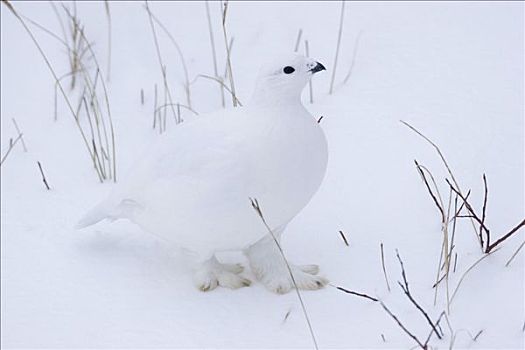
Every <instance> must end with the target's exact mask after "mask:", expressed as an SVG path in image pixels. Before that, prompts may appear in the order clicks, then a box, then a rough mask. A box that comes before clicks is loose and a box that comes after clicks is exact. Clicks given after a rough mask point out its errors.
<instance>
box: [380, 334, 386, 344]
mask: <svg viewBox="0 0 525 350" xmlns="http://www.w3.org/2000/svg"><path fill="white" fill-rule="evenodd" d="M381 339H383V342H384V343H386V339H385V335H384V334H383V333H381Z"/></svg>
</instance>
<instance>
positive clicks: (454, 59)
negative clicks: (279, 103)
mask: <svg viewBox="0 0 525 350" xmlns="http://www.w3.org/2000/svg"><path fill="white" fill-rule="evenodd" d="M13 5H14V6H15V7H16V8H17V9H18V10H19V11H20V13H22V14H24V15H26V16H28V17H30V18H31V19H33V20H35V21H37V22H39V23H40V24H42V25H45V26H46V27H48V28H49V29H51V30H52V31H54V32H56V33H60V27H59V25H58V23H57V21H56V18H55V17H54V14H53V11H52V9H51V7H50V6H49V4H48V3H44V2H15V3H13ZM77 6H78V15H79V17H80V18H81V20H82V23H83V24H84V25H85V30H86V33H87V35H88V37H89V38H90V39H91V40H93V42H94V44H95V50H96V52H97V54H98V57H99V60H100V61H101V65H102V67H101V68H102V69H103V70H105V69H106V54H107V52H106V46H107V42H106V40H107V39H106V38H107V25H106V19H105V12H104V5H103V3H102V2H100V3H96V2H79V3H78V5H77ZM150 6H151V9H152V11H153V12H154V13H155V14H156V15H157V16H158V17H159V18H160V19H161V20H162V21H163V22H164V23H165V25H166V26H167V27H168V28H169V30H170V31H171V33H172V34H173V36H174V38H175V39H176V40H177V41H178V43H179V44H180V46H181V48H182V50H183V52H184V54H185V55H186V59H187V61H188V66H189V71H190V79H192V77H194V76H196V75H197V74H201V73H203V74H209V75H212V74H213V70H212V61H211V50H210V45H209V39H208V30H207V22H206V13H205V7H204V3H200V2H176V3H175V2H162V3H160V2H159V3H157V2H153V3H150ZM210 6H211V9H212V17H213V20H214V30H215V40H216V46H217V49H218V53H219V61H220V67H221V68H220V70H221V71H222V69H223V68H222V67H224V66H223V64H224V43H223V40H222V32H221V30H220V13H219V3H218V2H212V3H210ZM110 8H111V15H112V21H113V22H112V28H113V33H112V34H113V50H112V55H113V57H112V66H111V82H110V83H109V84H108V87H109V92H110V96H109V97H110V103H111V108H112V114H113V117H114V123H115V129H116V135H117V137H116V141H117V154H118V160H117V161H118V170H119V173H120V174H125V172H126V169H127V168H128V167H129V166H130V165H131V164H132V162H133V160H134V158H135V157H136V155H137V154H138V153H139V152H141V150H142V149H144V147H145V146H146V145H147V144H149V143H151V142H152V141H154V140H155V139H156V138H157V137H159V136H158V132H156V131H153V130H152V128H151V120H152V110H153V85H154V84H155V83H156V84H158V85H159V86H160V85H161V82H162V80H161V74H160V68H159V65H158V61H157V57H156V54H155V47H154V44H153V37H152V34H151V30H150V27H149V23H148V17H147V14H146V11H145V10H144V8H143V4H142V3H139V2H136V3H135V2H133V3H132V2H123V3H110ZM339 9H340V4H339V3H338V2H304V3H297V2H251V3H246V2H232V3H230V8H229V11H228V20H227V25H228V33H229V34H230V35H233V36H234V37H235V42H234V47H233V52H232V62H233V71H234V78H235V82H236V87H237V90H238V95H239V99H240V100H241V101H246V100H247V99H249V97H250V93H251V89H252V87H253V83H254V79H255V76H256V74H257V69H258V66H259V62H261V61H262V60H263V59H264V58H265V57H267V56H269V55H272V54H277V53H282V52H289V51H290V50H292V49H293V46H294V44H295V40H296V36H297V31H298V29H299V28H303V30H304V33H303V38H307V39H308V40H309V43H310V52H311V56H312V57H314V58H316V59H318V60H319V61H320V62H322V63H323V64H324V65H325V66H326V67H327V68H328V72H327V73H326V74H324V75H321V74H319V75H318V76H316V77H315V78H314V81H313V87H314V99H315V104H313V105H310V104H308V105H307V107H308V109H310V110H311V111H312V113H313V114H314V115H318V116H320V115H323V116H324V119H323V121H322V124H321V125H322V127H323V128H324V130H325V133H326V135H327V138H328V142H329V147H330V161H329V169H328V173H327V176H326V179H325V181H324V184H323V186H322V188H321V190H320V192H319V193H318V194H317V195H316V197H315V198H314V199H313V201H312V202H311V203H310V205H309V206H308V207H307V208H306V209H305V210H304V211H303V212H302V213H301V214H300V215H299V216H298V217H297V218H296V219H295V220H294V221H293V222H292V224H291V225H290V226H289V227H288V230H287V234H286V235H285V238H284V242H283V245H284V248H285V250H286V252H287V255H288V258H289V259H290V260H291V261H294V262H296V263H316V264H319V265H320V266H321V269H322V273H323V274H324V275H326V276H327V277H328V278H330V280H331V281H332V283H333V284H334V285H338V286H343V287H345V288H348V289H352V290H355V291H359V292H364V293H367V294H370V295H372V296H376V297H379V298H380V299H381V300H382V301H383V302H384V303H385V304H386V305H387V306H388V307H389V308H390V309H391V310H392V311H393V312H394V313H395V314H396V315H397V316H398V317H399V318H400V319H401V320H402V322H403V323H404V324H405V325H406V326H407V327H408V328H409V329H410V330H411V331H412V332H414V333H415V334H416V335H417V336H418V337H419V338H421V339H425V338H426V336H427V334H428V332H429V326H428V324H427V323H426V322H425V320H424V318H423V317H422V316H421V314H420V313H419V312H418V311H417V310H416V309H415V308H414V306H413V305H412V304H410V302H409V301H408V300H407V298H406V297H405V296H404V295H403V293H402V292H401V290H400V288H398V285H397V281H398V280H400V279H401V276H400V268H399V264H398V262H397V260H396V257H395V249H398V250H399V252H400V254H401V257H402V258H403V261H404V264H405V268H406V272H407V275H408V280H409V283H410V287H411V291H412V294H413V295H414V296H415V298H416V299H417V300H418V301H419V302H420V303H421V304H422V306H423V307H424V308H425V309H426V310H427V311H428V312H429V314H430V316H431V317H432V318H433V319H436V318H437V317H438V316H439V314H440V313H441V312H442V311H443V310H445V309H446V303H445V288H444V287H441V288H440V289H439V294H438V303H437V305H436V306H434V304H433V296H434V291H433V289H432V285H433V283H434V282H435V273H436V267H437V264H438V259H439V253H440V249H441V232H440V220H439V215H438V212H437V210H436V208H435V207H434V204H433V202H432V201H431V199H430V197H429V196H428V194H427V193H426V190H425V187H424V184H423V183H422V181H421V180H420V178H419V175H418V173H417V171H416V169H415V167H414V163H413V160H414V159H417V160H418V161H420V162H421V163H422V164H424V165H426V166H427V167H428V168H429V169H431V170H432V172H433V173H434V176H435V177H436V180H437V181H438V183H439V185H440V187H441V191H442V193H443V194H444V195H447V194H448V193H447V192H448V190H447V187H446V185H445V184H444V181H443V180H444V178H445V176H447V174H446V172H445V170H444V168H443V166H442V164H441V163H440V160H439V158H438V156H437V154H436V152H435V151H434V150H433V149H432V148H431V147H430V145H428V144H427V143H425V141H423V140H422V139H421V138H419V137H418V136H417V135H416V134H414V133H413V132H412V131H410V130H409V129H408V128H406V127H405V126H403V125H402V124H401V123H400V122H399V120H400V119H403V120H405V121H407V122H409V123H411V124H412V125H414V126H416V127H417V128H418V129H420V130H421V131H423V132H425V134H426V135H428V136H429V137H430V138H432V139H433V140H434V141H436V142H437V143H438V144H439V145H440V147H441V149H442V151H443V152H444V153H445V155H446V156H447V159H448V161H449V163H450V165H451V167H452V168H453V170H454V173H455V176H456V178H457V179H458V181H459V182H460V184H461V186H462V187H463V188H464V189H466V188H471V189H472V195H471V197H470V198H471V200H472V203H473V204H474V205H475V207H476V209H478V210H481V206H482V200H483V183H482V179H481V176H482V174H483V173H486V174H487V179H488V183H489V202H488V209H487V212H488V215H487V225H488V227H490V228H491V231H492V235H493V236H494V237H499V235H501V234H503V233H505V232H507V231H508V230H509V229H510V228H511V227H513V226H514V225H515V224H517V223H518V222H519V221H521V220H522V219H523V213H524V200H523V193H524V181H523V169H524V152H523V140H524V112H523V111H524V78H523V76H524V63H523V56H524V47H523V42H524V33H523V26H524V5H523V3H520V2H498V3H490V2H477V3H470V2H461V3H438V2H402V3H394V2H389V3H379V2H360V3H348V4H347V5H346V17H345V27H344V33H343V40H342V47H341V53H340V60H339V65H338V67H337V84H336V91H335V93H334V94H333V95H331V96H330V95H328V94H327V91H328V87H329V82H330V76H331V71H332V69H333V67H332V66H333V59H334V51H335V44H336V39H337V30H338V20H339ZM32 28H33V30H34V32H35V34H37V37H38V39H39V41H40V43H41V44H42V46H43V48H44V50H45V51H46V53H47V54H48V55H49V57H50V58H51V61H52V64H53V65H54V67H55V69H57V71H58V72H59V74H63V73H66V72H67V59H66V55H65V52H64V49H63V47H62V46H60V44H57V42H56V41H55V40H54V39H53V38H50V37H49V36H47V35H46V34H45V33H43V32H41V31H39V30H38V29H36V28H34V27H32ZM1 29H2V30H1V39H2V44H1V49H2V50H1V102H2V103H1V115H2V118H1V126H2V133H1V135H2V143H1V146H2V155H3V154H5V152H6V150H7V147H8V144H9V138H13V137H16V130H15V129H14V127H13V125H12V123H11V118H16V120H17V122H18V124H19V126H20V128H21V129H22V132H23V134H24V140H25V141H26V144H27V147H28V152H27V153H24V152H23V150H22V148H21V147H20V144H18V145H17V146H16V148H15V149H14V150H13V152H12V153H11V154H10V155H9V156H8V158H7V159H6V161H5V163H4V164H3V165H2V168H1V171H2V183H1V192H2V198H1V205H2V211H1V219H2V220H1V221H2V222H1V233H2V235H1V262H2V267H1V273H2V276H1V281H2V289H1V292H2V298H1V299H2V304H1V307H2V319H1V331H2V338H1V340H2V347H4V348H21V347H24V348H28V347H30V348H44V347H46V348H116V347H119V348H123V347H124V348H145V347H146V348H161V347H162V348H167V347H171V348H175V347H186V348H189V347H207V348H210V347H213V348H298V347H300V348H311V347H312V343H311V339H310V336H309V333H308V329H307V327H306V324H305V320H304V317H303V315H302V313H301V309H300V307H299V304H298V301H297V298H296V295H295V294H294V293H289V294H287V295H284V296H281V295H275V294H272V293H270V292H268V291H267V290H265V289H264V288H263V287H262V286H261V285H260V284H258V283H254V284H253V285H252V287H250V288H243V289H240V290H235V291H231V290H227V289H222V288H221V289H217V290H215V291H213V292H210V293H201V292H198V291H197V290H196V289H195V288H194V287H193V285H192V283H191V275H190V273H189V271H188V268H187V264H186V263H185V260H184V259H183V258H182V257H181V256H180V255H178V254H176V250H175V249H174V248H173V247H170V246H168V245H166V244H165V243H164V242H161V241H159V240H157V239H156V238H155V237H154V236H151V235H149V234H146V233H144V232H142V231H141V230H140V229H139V228H137V227H136V226H133V225H131V224H129V223H126V222H117V223H114V224H107V223H103V224H99V225H97V226H95V227H92V228H90V229H89V230H86V231H83V232H78V231H75V230H73V229H72V226H73V224H74V223H75V221H76V220H77V219H78V218H79V217H80V216H81V214H83V213H84V212H85V211H86V210H87V209H88V208H89V207H91V206H92V205H93V204H94V203H96V202H97V201H98V200H99V199H101V198H103V197H104V196H105V195H106V194H107V193H108V192H109V191H110V189H111V187H112V186H113V184H112V183H111V182H107V183H104V184H102V185H101V184H100V183H99V182H98V179H97V177H96V174H95V172H94V170H93V168H92V166H91V163H90V160H89V158H88V155H87V153H86V151H85V149H84V145H83V143H82V140H81V138H80V137H79V135H78V131H77V130H76V129H75V126H74V122H73V120H72V118H71V116H70V115H69V114H68V111H67V109H66V108H65V104H64V103H63V100H62V99H60V98H59V116H58V121H57V122H54V121H53V79H52V77H51V75H50V73H49V71H48V70H47V67H46V66H45V64H44V62H43V60H42V58H41V57H40V56H39V54H38V51H37V50H36V48H35V46H34V45H33V43H32V42H31V41H30V39H29V37H28V35H27V34H26V33H25V32H24V30H23V28H22V26H21V25H20V23H19V22H18V21H17V20H16V18H15V17H14V16H13V15H12V13H10V12H9V11H8V10H7V9H6V7H5V6H4V5H2V7H1ZM361 30H362V36H361V40H360V45H359V50H358V52H357V57H356V61H355V65H354V69H353V73H352V76H351V78H350V80H349V82H348V83H347V84H346V85H344V86H343V85H342V84H341V82H342V80H343V78H344V76H345V75H346V72H347V70H348V67H349V66H350V61H351V57H352V52H353V46H354V42H355V39H356V36H357V35H358V33H359V31H361ZM159 37H160V44H161V47H162V51H163V55H164V60H165V62H166V64H167V67H168V75H169V78H170V82H171V85H172V87H171V88H172V90H173V91H174V93H175V95H176V99H178V100H181V101H183V100H184V91H183V89H182V87H181V83H182V81H183V73H182V70H181V67H180V61H179V58H178V56H177V54H176V51H175V50H173V48H172V47H171V46H170V43H169V41H168V39H167V37H166V36H164V35H162V33H161V32H160V31H159ZM300 50H304V47H303V46H301V49H300ZM140 89H144V92H145V98H146V101H145V104H144V105H141V103H140ZM192 95H193V101H194V104H195V108H196V109H197V110H198V111H199V112H207V111H212V110H215V109H218V108H220V95H219V90H218V88H217V86H216V84H215V83H213V82H210V81H206V80H198V81H197V82H195V83H194V84H193V85H192ZM304 97H305V101H306V100H307V95H306V94H305V95H304ZM188 118H189V115H188ZM170 123H171V124H169V125H168V128H172V127H176V126H175V125H174V123H173V122H172V121H170ZM37 160H38V161H40V162H41V163H42V165H43V168H44V171H45V173H46V177H47V179H48V181H49V183H50V186H51V187H52V190H51V191H47V190H46V189H45V188H44V186H43V184H42V182H41V178H40V173H39V171H38V168H37V166H36V161H37ZM339 230H343V231H344V232H345V234H346V236H347V238H348V240H349V243H350V246H349V247H347V246H345V245H344V243H343V242H342V240H341V237H340V236H339V233H338V231H339ZM380 242H383V243H384V247H385V260H386V267H387V270H388V275H389V279H390V284H391V288H392V291H391V292H388V290H387V288H386V284H385V281H384V277H383V272H382V269H381V262H380V250H379V245H380ZM521 242H523V232H521V233H518V234H516V235H515V236H514V237H512V238H511V239H509V240H508V241H507V242H505V243H504V244H503V248H502V249H501V250H499V251H498V252H496V253H494V254H492V255H491V256H489V257H488V258H486V259H484V260H483V261H482V262H481V263H480V264H479V265H477V266H476V267H475V268H474V269H473V270H472V271H471V272H470V273H469V274H468V275H467V277H466V278H465V280H464V281H463V283H462V286H461V288H460V289H459V292H458V294H457V296H456V298H455V299H454V301H453V303H452V305H451V310H450V314H449V320H450V324H451V327H452V329H453V330H454V331H455V332H456V339H455V343H454V347H455V348H473V349H480V348H523V347H524V333H523V329H522V327H523V325H524V321H525V316H524V283H523V282H524V274H523V272H524V260H523V257H524V254H523V251H522V252H521V253H520V254H519V255H518V257H517V258H516V260H515V261H514V262H513V263H512V264H511V265H510V266H509V267H505V262H506V261H507V260H508V258H509V257H510V256H511V255H512V253H513V252H514V251H515V250H516V249H517V247H518V246H519V244H521ZM456 249H457V252H458V257H459V258H458V263H457V270H456V272H455V273H453V274H451V278H450V286H451V290H453V289H454V288H455V286H456V285H457V283H458V281H459V279H460V277H461V275H462V274H463V272H464V271H465V270H466V269H468V267H470V266H471V265H472V263H473V262H475V261H476V260H477V259H479V258H480V257H481V256H482V254H481V252H480V249H479V246H478V244H477V242H476V239H475V236H474V233H473V231H472V227H471V226H470V223H468V222H467V221H462V222H461V223H460V224H459V226H458V228H457V237H456ZM221 257H222V258H223V259H224V260H226V261H232V262H233V261H239V260H241V261H242V262H243V263H246V261H245V260H244V258H243V257H242V256H241V255H239V254H227V255H225V256H221ZM246 275H247V276H248V277H252V278H253V276H252V275H250V272H247V273H246ZM303 298H304V299H305V303H306V305H307V308H308V312H309V315H310V317H311V319H312V324H313V328H314V330H315V334H316V336H317V340H318V343H319V345H320V347H321V348H332V347H333V348H336V347H337V348H411V347H412V346H415V345H416V344H415V342H414V341H413V340H412V339H410V338H409V337H408V336H407V335H406V334H405V333H403V331H402V330H401V329H400V328H399V326H398V325H397V324H396V323H395V322H394V321H393V320H392V318H390V317H389V316H388V315H387V314H386V313H385V312H384V311H383V310H382V309H381V307H380V305H378V304H376V303H373V302H371V301H367V300H364V299H361V298H358V297H355V296H351V295H347V294H344V293H342V292H340V291H338V290H336V289H334V288H332V287H328V288H326V289H324V290H322V291H318V292H303ZM287 313H289V316H288V317H287V318H286V320H285V315H286V314H287ZM441 326H442V328H443V330H444V332H445V337H444V339H443V340H438V339H436V337H435V336H434V337H433V338H432V340H431V342H430V345H431V346H432V347H436V348H445V347H448V346H449V344H450V342H451V338H452V336H451V333H450V331H449V327H448V326H447V324H446V322H443V323H442V324H441ZM480 330H483V332H482V333H481V334H480V335H479V337H478V338H477V340H476V341H473V340H472V338H471V337H470V336H469V334H468V332H470V333H471V334H472V336H474V335H476V334H477V333H478V332H479V331H480ZM381 334H383V335H384V338H385V340H383V339H382V337H381Z"/></svg>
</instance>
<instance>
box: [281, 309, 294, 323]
mask: <svg viewBox="0 0 525 350" xmlns="http://www.w3.org/2000/svg"><path fill="white" fill-rule="evenodd" d="M291 313H292V309H290V310H288V312H287V313H286V315H284V319H283V323H285V322H286V320H288V317H289V316H290V314H291Z"/></svg>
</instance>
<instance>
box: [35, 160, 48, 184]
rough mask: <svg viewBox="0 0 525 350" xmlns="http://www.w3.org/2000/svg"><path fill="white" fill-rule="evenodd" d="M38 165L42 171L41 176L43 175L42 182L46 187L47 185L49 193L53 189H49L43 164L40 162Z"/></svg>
mask: <svg viewBox="0 0 525 350" xmlns="http://www.w3.org/2000/svg"><path fill="white" fill-rule="evenodd" d="M36 163H37V164H38V169H40V174H41V175H42V181H43V182H44V185H46V188H47V190H48V191H49V190H50V189H51V188H50V187H49V185H48V183H47V180H46V176H45V175H44V171H43V170H42V164H40V162H39V161H37V162H36Z"/></svg>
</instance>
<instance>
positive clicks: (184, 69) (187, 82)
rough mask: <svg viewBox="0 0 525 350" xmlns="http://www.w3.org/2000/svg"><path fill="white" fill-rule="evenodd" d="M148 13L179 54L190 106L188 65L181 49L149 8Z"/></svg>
mask: <svg viewBox="0 0 525 350" xmlns="http://www.w3.org/2000/svg"><path fill="white" fill-rule="evenodd" d="M149 13H150V15H151V17H152V18H153V20H154V21H155V23H157V24H158V25H159V27H160V29H162V31H163V32H164V33H166V35H167V36H168V39H170V41H171V43H172V44H173V46H174V47H175V50H177V53H178V54H179V57H180V60H181V64H182V70H183V72H184V91H185V93H186V102H187V103H188V106H190V107H191V91H190V75H189V73H188V66H187V65H186V59H185V58H184V54H183V53H182V49H181V48H180V46H179V44H178V43H177V41H175V38H174V37H173V35H171V33H170V31H169V30H168V28H166V26H165V25H164V24H163V23H162V22H161V21H160V20H159V19H158V18H157V17H156V16H155V15H154V14H153V12H152V11H151V10H150V11H149Z"/></svg>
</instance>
